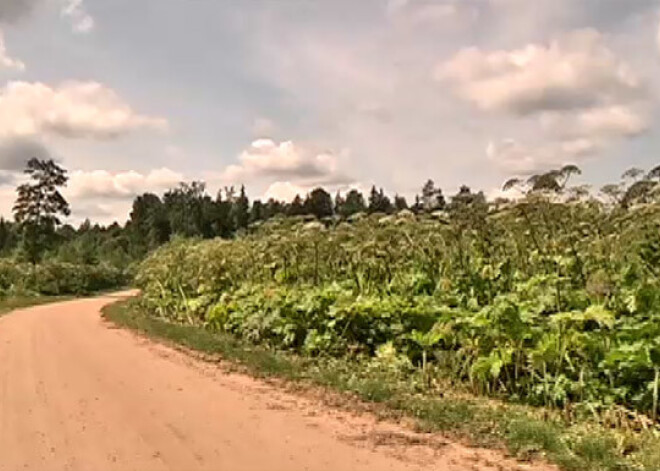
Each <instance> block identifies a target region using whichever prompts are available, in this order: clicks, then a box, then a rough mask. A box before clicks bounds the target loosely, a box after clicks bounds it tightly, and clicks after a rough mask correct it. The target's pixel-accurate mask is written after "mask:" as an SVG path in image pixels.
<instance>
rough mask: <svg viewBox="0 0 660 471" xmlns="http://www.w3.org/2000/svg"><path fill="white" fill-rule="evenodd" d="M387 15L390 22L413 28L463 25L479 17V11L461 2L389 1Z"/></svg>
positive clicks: (448, 0)
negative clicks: (426, 25)
mask: <svg viewBox="0 0 660 471" xmlns="http://www.w3.org/2000/svg"><path fill="white" fill-rule="evenodd" d="M387 14H388V16H389V17H390V19H391V20H394V21H397V22H399V23H404V24H407V25H410V26H413V27H418V26H422V25H425V24H428V25H437V24H442V25H445V26H449V25H451V24H452V23H453V24H462V25H465V24H467V23H469V22H472V21H474V20H476V19H477V18H478V17H479V10H478V9H477V8H476V6H475V5H471V4H469V3H468V2H465V1H463V0H445V1H442V2H429V1H428V0H390V2H389V3H388V5H387Z"/></svg>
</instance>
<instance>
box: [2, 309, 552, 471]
mask: <svg viewBox="0 0 660 471" xmlns="http://www.w3.org/2000/svg"><path fill="white" fill-rule="evenodd" d="M113 300H114V298H113V297H110V296H108V297H104V298H98V299H86V300H77V301H71V302H65V303H60V304H54V305H49V306H40V307H35V308H30V309H26V310H22V311H16V312H14V313H12V314H9V315H7V316H4V317H0V470H2V471H13V470H39V471H41V470H44V471H49V470H79V471H104V470H121V471H127V470H135V471H152V470H153V471H161V470H172V471H196V470H226V471H240V470H283V471H284V470H286V471H297V470H310V471H317V470H328V471H341V470H351V471H352V470H355V471H359V470H373V471H388V470H406V471H407V470H431V469H434V470H443V471H467V470H478V471H485V470H512V469H519V467H518V465H516V464H514V463H512V462H509V461H506V460H502V459H501V458H499V457H498V454H497V453H494V452H488V451H483V450H481V451H480V450H468V449H465V448H463V447H461V446H459V445H456V444H451V443H447V442H443V441H442V440H441V439H435V438H432V439H429V438H428V437H424V436H415V435H414V434H411V433H409V432H405V431H404V430H403V429H401V428H397V426H395V425H391V424H389V425H388V424H383V423H378V422H377V421H375V420H374V419H372V418H369V417H358V416H354V415H351V414H348V413H345V412H338V411H333V410H330V409H328V408H327V407H325V406H322V405H321V404H320V403H314V401H313V400H311V399H304V398H300V397H296V396H293V395H291V394H289V393H286V392H283V391H282V390H280V389H278V388H276V387H274V386H269V385H267V384H265V383H262V382H259V381H256V380H253V379H250V378H247V377H245V376H241V375H234V374H232V375H230V374H226V373H223V372H222V371H220V370H219V369H218V368H216V367H214V366H212V365H208V364H205V363H203V362H200V361H197V360H193V359H191V358H189V357H188V356H187V355H185V354H182V353H179V352H177V351H174V350H172V349H169V348H167V347H164V346H160V345H157V344H154V343H151V342H149V341H147V340H145V339H142V338H140V337H138V336H136V335H134V334H132V333H130V332H126V331H123V330H119V329H114V328H112V327H111V326H110V325H108V324H107V323H106V322H105V321H103V320H102V319H101V318H100V315H99V309H100V308H101V307H102V306H103V305H104V304H107V303H108V302H111V301H113ZM534 469H539V468H538V467H535V468H534Z"/></svg>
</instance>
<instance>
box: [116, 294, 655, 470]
mask: <svg viewBox="0 0 660 471" xmlns="http://www.w3.org/2000/svg"><path fill="white" fill-rule="evenodd" d="M104 317H105V318H106V319H108V320H109V321H111V322H113V323H115V324H117V325H119V326H121V327H127V328H130V329H133V330H136V331H138V332H140V333H142V334H144V335H146V336H148V337H151V338H154V339H157V340H165V341H168V342H173V343H175V344H178V345H181V346H184V347H187V348H189V349H192V350H195V351H198V352H202V353H206V354H211V355H219V356H221V357H222V358H223V359H224V360H227V361H230V362H233V363H237V364H240V365H241V366H242V367H243V368H244V369H245V370H247V372H249V373H251V374H253V375H255V376H260V377H277V378H283V379H285V380H288V381H293V382H303V383H305V384H312V385H316V386H323V387H326V388H329V389H331V390H334V391H339V392H341V393H350V394H352V395H354V396H357V397H359V398H360V399H361V400H363V401H365V402H368V403H380V404H382V405H383V407H381V408H378V411H379V412H381V413H384V414H387V413H392V414H397V415H405V416H408V417H412V418H415V419H416V421H417V424H418V426H419V427H420V429H423V430H428V431H441V432H443V433H445V434H448V435H451V436H454V437H458V438H461V439H467V440H469V442H470V443H472V444H474V445H480V446H489V447H495V448H499V447H506V449H508V451H509V452H510V453H511V454H513V455H515V456H516V457H518V458H521V459H531V458H539V457H542V458H545V459H547V460H549V461H551V462H554V463H556V464H557V465H559V467H560V468H561V469H563V470H566V471H578V470H579V471H657V470H660V437H659V436H658V435H657V434H654V433H652V432H649V431H647V432H639V431H625V430H611V429H605V428H604V427H602V426H600V425H598V424H595V423H588V422H580V423H577V424H576V423H573V424H567V423H565V422H563V421H562V420H561V419H560V418H559V417H557V414H555V413H552V412H551V411H546V410H542V409H535V408H531V407H524V406H517V405H513V404H504V403H501V402H495V401H490V400H487V399H482V398H477V397H470V396H466V395H465V394H458V393H455V394H452V393H451V389H448V390H447V391H446V392H444V393H442V394H439V393H438V391H437V390H435V391H433V392H431V391H429V390H428V389H427V388H425V387H424V386H423V385H424V384H425V381H424V379H423V378H422V377H421V374H420V373H419V372H407V373H406V374H402V373H401V372H400V371H399V370H398V369H395V368H388V367H387V366H383V365H378V366H374V365H373V364H372V363H357V362H351V361H347V360H342V359H332V358H306V357H300V356H296V355H291V354H288V353H285V352H281V351H276V350H272V349H268V348H264V347H260V346H254V345H251V344H246V343H244V342H243V341H240V340H238V339H236V338H235V337H232V336H230V335H227V334H222V333H215V332H210V331H208V330H205V329H203V328H200V327H195V326H189V325H179V324H172V323H170V322H167V321H165V320H163V319H160V318H157V317H155V316H151V315H149V314H148V313H146V312H144V311H143V310H142V308H141V307H140V305H139V303H138V302H137V301H136V300H128V301H122V302H118V303H115V304H112V305H109V306H107V307H106V308H105V309H104Z"/></svg>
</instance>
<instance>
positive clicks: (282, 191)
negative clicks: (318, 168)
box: [264, 182, 311, 202]
mask: <svg viewBox="0 0 660 471" xmlns="http://www.w3.org/2000/svg"><path fill="white" fill-rule="evenodd" d="M310 190H311V187H303V186H300V185H294V184H293V183H291V182H275V183H273V184H271V185H270V186H269V187H268V189H267V190H266V192H265V193H264V200H268V199H269V198H274V199H276V200H278V201H286V202H289V201H291V200H293V198H295V197H296V195H300V196H301V197H303V198H304V197H305V195H306V194H307V193H308V192H309V191H310Z"/></svg>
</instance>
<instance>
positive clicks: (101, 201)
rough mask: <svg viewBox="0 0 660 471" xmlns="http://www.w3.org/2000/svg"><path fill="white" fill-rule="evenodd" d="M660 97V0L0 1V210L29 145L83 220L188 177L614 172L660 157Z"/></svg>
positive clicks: (276, 185)
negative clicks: (60, 174) (56, 173)
mask: <svg viewBox="0 0 660 471" xmlns="http://www.w3.org/2000/svg"><path fill="white" fill-rule="evenodd" d="M659 96H660V0H534V1H530V0H360V1H359V2H356V1H355V0H139V1H136V0H0V215H4V216H5V217H8V216H10V215H11V206H12V204H13V201H14V198H15V186H16V184H17V183H19V182H20V181H21V179H22V178H23V177H22V176H21V170H22V169H23V168H24V166H25V162H26V161H27V160H28V159H29V158H31V157H38V158H53V159H55V160H56V161H58V162H60V163H61V164H62V165H63V166H65V167H66V168H67V169H68V170H69V174H70V181H69V185H68V187H67V188H66V190H65V195H66V197H67V198H68V199H69V201H70V203H71V207H72V211H73V215H72V217H71V219H70V221H71V222H79V221H81V220H83V219H85V218H90V219H92V220H93V221H98V222H101V223H109V222H111V221H114V220H118V221H120V222H122V221H124V220H125V219H126V218H127V216H128V213H129V211H130V207H131V202H132V199H133V198H134V197H135V196H136V195H138V194H141V193H143V192H147V191H149V192H155V193H162V192H163V191H165V190H166V189H168V188H171V187H173V186H175V185H177V184H178V183H179V182H181V181H191V180H204V181H205V182H207V187H208V190H209V192H210V193H215V192H216V191H217V190H218V189H220V188H224V187H225V186H229V185H240V184H245V186H246V188H247V190H248V194H249V195H250V196H251V197H252V198H253V199H254V198H268V197H276V198H280V199H285V200H290V199H291V198H292V197H293V196H294V195H295V194H296V193H301V194H304V193H306V192H307V191H309V190H310V189H311V188H314V187H316V186H323V187H325V188H327V189H328V190H330V191H331V192H333V193H334V192H335V191H338V190H341V191H346V190H347V189H348V188H359V189H362V190H366V189H368V188H369V187H370V186H371V185H372V184H376V185H377V186H379V187H384V188H385V190H386V191H387V192H388V193H390V194H394V193H399V194H402V195H405V196H407V197H408V198H411V197H413V196H414V194H415V193H417V192H419V189H420V188H421V186H422V184H423V183H424V182H425V181H426V180H427V179H429V178H431V179H433V180H434V181H435V182H436V185H437V186H439V187H441V188H442V189H443V191H444V192H445V194H448V195H451V194H452V193H453V192H456V190H457V189H458V187H460V186H461V185H463V184H466V185H468V186H470V187H472V188H473V189H479V190H483V191H485V192H486V194H487V195H491V196H495V195H497V194H499V192H500V188H501V186H502V183H503V182H504V181H505V180H507V179H508V178H510V177H514V176H526V175H530V174H533V173H538V172H542V171H545V170H548V169H551V168H556V167H558V166H561V165H564V164H568V163H572V164H576V165H578V166H579V167H580V168H581V169H582V170H583V176H582V177H581V178H582V181H583V182H585V183H589V184H592V185H593V186H594V187H595V188H598V187H599V186H600V185H602V184H604V183H606V182H613V181H617V180H618V179H619V177H620V175H621V174H622V173H623V171H624V170H626V169H627V168H630V167H633V166H636V167H640V168H643V169H649V168H651V167H655V166H656V165H658V164H660V124H659V119H658V118H660V106H659V101H658V98H659Z"/></svg>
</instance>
